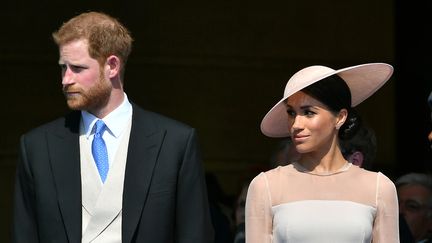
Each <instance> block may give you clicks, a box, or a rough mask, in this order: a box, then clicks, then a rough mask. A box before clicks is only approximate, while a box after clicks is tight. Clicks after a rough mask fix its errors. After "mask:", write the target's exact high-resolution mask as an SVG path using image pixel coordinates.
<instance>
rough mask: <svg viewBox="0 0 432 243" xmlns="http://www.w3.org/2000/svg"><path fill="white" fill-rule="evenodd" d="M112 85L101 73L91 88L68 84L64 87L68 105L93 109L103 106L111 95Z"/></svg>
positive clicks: (82, 108) (72, 107)
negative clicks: (86, 88) (84, 88)
mask: <svg viewBox="0 0 432 243" xmlns="http://www.w3.org/2000/svg"><path fill="white" fill-rule="evenodd" d="M111 90H112V85H111V82H109V81H107V80H106V79H104V78H103V76H102V75H101V76H100V77H99V81H98V82H97V83H96V84H95V85H94V86H93V87H91V88H90V89H89V90H87V91H84V90H83V89H82V88H79V87H74V86H73V85H72V86H70V85H67V86H64V87H63V93H64V95H65V98H66V102H67V105H68V107H69V108H70V109H72V110H86V111H93V110H99V109H101V108H103V107H104V106H105V105H106V104H107V103H108V101H109V98H110V96H111Z"/></svg>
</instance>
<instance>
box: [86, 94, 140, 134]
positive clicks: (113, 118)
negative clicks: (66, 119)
mask: <svg viewBox="0 0 432 243" xmlns="http://www.w3.org/2000/svg"><path fill="white" fill-rule="evenodd" d="M81 115H82V120H83V125H84V132H85V135H86V138H87V139H88V138H89V136H90V135H91V134H92V133H93V131H92V130H93V129H92V128H93V126H94V124H95V123H96V121H97V120H99V118H97V117H96V116H94V115H93V114H91V113H89V112H88V111H85V110H83V111H81ZM131 117H132V105H131V103H130V102H129V100H128V97H127V95H126V93H125V94H124V99H123V102H122V103H121V104H120V105H119V106H118V107H117V108H116V109H114V110H113V111H112V112H110V113H109V114H108V115H107V116H105V117H104V118H103V119H101V120H102V121H103V122H104V123H105V125H106V126H107V131H108V132H109V133H110V134H112V135H113V136H114V137H116V138H118V137H119V136H120V135H121V134H122V132H123V131H124V129H125V128H126V125H127V122H128V121H129V120H130V119H131Z"/></svg>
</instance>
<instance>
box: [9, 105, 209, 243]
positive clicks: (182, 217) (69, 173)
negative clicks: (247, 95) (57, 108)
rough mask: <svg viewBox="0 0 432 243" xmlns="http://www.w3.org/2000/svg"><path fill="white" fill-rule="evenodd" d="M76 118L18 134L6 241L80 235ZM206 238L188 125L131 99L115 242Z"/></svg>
mask: <svg viewBox="0 0 432 243" xmlns="http://www.w3.org/2000/svg"><path fill="white" fill-rule="evenodd" d="M80 120H81V113H80V112H72V113H71V114H69V115H67V116H66V117H64V118H60V119H57V120H55V121H53V122H51V123H48V124H45V125H43V126H41V127H39V128H36V129H33V130H32V131H30V132H28V133H27V134H25V135H23V136H22V137H21V147H20V159H19V162H18V165H17V176H16V185H15V197H14V200H15V202H14V220H13V227H12V228H13V236H12V238H13V242H17V243H18V242H23V243H36V242H55V243H63V242H70V243H75V242H81V234H82V232H81V231H82V224H81V217H82V212H81V210H82V208H81V207H82V203H81V175H80V150H79V124H80ZM212 241H213V228H212V226H211V220H210V216H209V209H208V199H207V192H206V187H205V181H204V176H203V167H202V165H201V160H200V154H199V148H198V144H197V138H196V134H195V130H194V129H193V128H190V127H188V126H186V125H184V124H181V123H179V122H176V121H174V120H171V119H169V118H166V117H163V116H161V115H158V114H155V113H152V112H148V111H145V110H142V109H140V108H139V107H138V106H136V105H133V115H132V127H131V134H130V140H129V147H128V154H127V161H126V171H125V179H124V189H123V206H122V242H123V243H129V242H146V243H165V242H166V243H171V242H190V243H205V242H212Z"/></svg>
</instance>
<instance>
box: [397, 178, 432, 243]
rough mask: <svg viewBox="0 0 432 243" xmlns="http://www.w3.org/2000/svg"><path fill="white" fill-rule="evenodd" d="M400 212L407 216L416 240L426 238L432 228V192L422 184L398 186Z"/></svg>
mask: <svg viewBox="0 0 432 243" xmlns="http://www.w3.org/2000/svg"><path fill="white" fill-rule="evenodd" d="M397 191H398V198H399V212H400V213H401V215H402V216H403V217H404V218H405V220H406V222H407V224H408V226H409V229H410V230H411V233H412V235H413V236H414V238H415V240H416V241H419V240H422V239H425V238H426V237H427V236H428V235H429V233H430V232H431V230H432V210H431V208H430V206H429V204H430V201H429V200H431V197H432V192H431V191H429V189H427V188H426V187H424V186H422V185H402V186H400V187H399V188H398V190H397Z"/></svg>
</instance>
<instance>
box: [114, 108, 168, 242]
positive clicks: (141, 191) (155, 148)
mask: <svg viewBox="0 0 432 243" xmlns="http://www.w3.org/2000/svg"><path fill="white" fill-rule="evenodd" d="M149 116H152V114H151V113H146V112H144V111H143V110H141V109H140V108H139V107H137V106H134V107H133V116H132V128H131V134H130V140H129V148H128V155H127V162H126V171H125V181H124V189H123V216H122V242H125V243H128V242H130V241H131V240H132V237H133V234H134V232H135V230H136V227H137V225H138V222H139V220H140V217H141V213H142V210H143V207H144V204H145V201H146V198H147V193H148V189H149V185H150V182H151V180H152V175H153V170H154V166H155V163H156V160H157V155H158V152H159V149H160V146H161V144H162V141H163V138H164V136H165V131H163V130H159V129H157V128H156V125H155V124H154V122H153V121H152V120H151V119H150V118H149Z"/></svg>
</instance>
